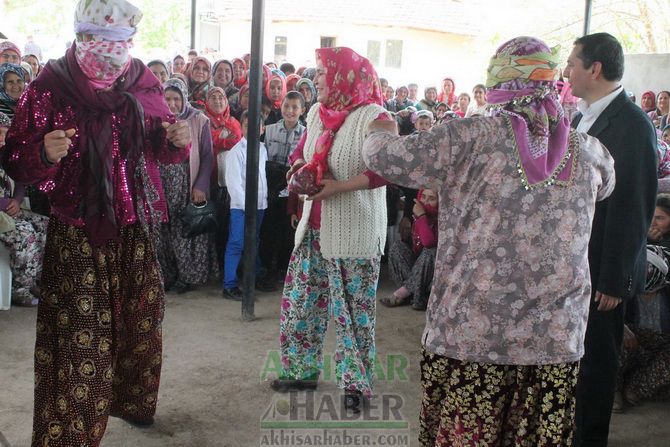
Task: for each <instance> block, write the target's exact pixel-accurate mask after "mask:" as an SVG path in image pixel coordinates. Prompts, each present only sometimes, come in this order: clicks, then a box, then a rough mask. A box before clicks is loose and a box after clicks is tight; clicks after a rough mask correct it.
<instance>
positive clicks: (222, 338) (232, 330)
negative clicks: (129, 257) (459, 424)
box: [0, 280, 670, 447]
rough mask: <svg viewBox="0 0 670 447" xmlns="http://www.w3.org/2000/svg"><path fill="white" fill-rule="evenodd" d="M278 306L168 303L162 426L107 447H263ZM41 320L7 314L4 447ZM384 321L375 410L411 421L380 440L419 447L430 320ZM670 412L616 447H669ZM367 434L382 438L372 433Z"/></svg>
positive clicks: (275, 300)
mask: <svg viewBox="0 0 670 447" xmlns="http://www.w3.org/2000/svg"><path fill="white" fill-rule="evenodd" d="M391 291H392V289H391V285H390V282H389V281H388V280H383V281H382V287H381V290H380V295H381V294H388V293H391ZM279 299H280V297H279V292H277V293H272V294H268V293H266V294H259V295H258V300H257V302H256V317H257V319H256V321H254V322H250V323H246V322H243V321H242V320H241V318H240V314H241V312H240V304H239V303H234V302H230V301H226V300H223V299H221V298H220V292H219V290H218V289H217V288H215V287H205V288H202V289H200V290H198V291H194V292H190V293H188V294H185V295H179V296H176V295H168V298H167V306H166V312H165V323H164V332H163V333H164V363H163V375H162V379H161V389H160V396H159V405H158V412H157V414H156V423H155V424H154V425H153V426H152V427H151V428H147V429H138V428H135V427H132V426H130V425H128V424H126V423H124V422H123V421H121V420H118V419H115V418H111V419H110V422H109V424H108V426H107V432H106V434H105V437H104V440H103V442H102V446H104V447H128V446H137V447H159V446H160V447H172V446H174V447H177V446H179V447H209V446H216V447H247V446H258V445H261V441H262V440H263V438H262V436H263V435H264V434H265V435H267V434H268V431H262V430H261V419H263V418H264V417H265V418H266V420H267V417H266V416H267V414H266V411H267V410H271V411H273V414H276V411H279V413H282V410H285V409H286V405H287V404H289V402H287V397H286V395H277V394H275V393H273V392H272V391H271V390H270V388H269V383H268V381H269V378H263V377H261V371H262V370H263V368H264V364H266V362H267V359H268V358H269V359H272V358H273V357H272V356H273V352H272V351H273V350H276V348H277V344H278V341H277V338H278V315H279ZM35 316H36V310H35V309H22V308H12V309H11V310H9V311H4V312H0V383H1V384H2V385H0V386H1V389H2V391H1V394H0V447H7V446H12V447H22V446H28V445H29V439H30V432H31V426H32V407H33V401H32V398H33V396H32V392H33V361H32V358H33V344H34V341H35V329H34V326H35ZM377 318H378V319H377V321H378V323H377V347H378V355H379V358H381V359H391V360H392V361H394V362H396V369H395V374H394V377H392V378H391V377H390V374H389V370H388V369H385V368H383V369H382V372H383V373H385V377H383V380H378V381H377V382H376V385H375V392H376V393H377V397H376V398H375V399H373V401H372V402H373V405H375V404H376V405H377V406H381V401H382V400H383V399H384V396H395V397H400V399H402V401H401V406H400V413H401V414H402V416H403V418H404V419H405V420H406V421H408V422H409V431H408V432H406V431H403V430H395V431H394V429H389V428H388V427H387V428H386V429H385V430H384V431H383V432H381V433H382V434H388V433H397V434H399V435H398V437H397V438H396V441H399V440H400V441H401V440H402V439H403V438H402V434H403V433H407V434H408V437H409V439H410V441H411V444H410V445H412V446H416V445H417V441H416V439H417V427H418V413H419V405H420V397H421V390H420V384H419V370H418V369H419V368H418V364H419V350H420V336H421V331H422V328H423V324H424V314H423V312H416V311H414V310H412V309H410V308H408V307H403V308H396V309H388V308H385V307H383V306H379V308H378V317H377ZM332 332H333V331H332V330H331V331H329V335H328V338H327V343H326V352H332V350H333V346H334V336H333V334H332ZM402 358H406V359H408V362H409V364H408V366H407V368H405V369H404V371H406V372H407V379H406V380H405V378H404V377H402V374H400V376H401V377H398V375H399V374H398V373H399V372H402V371H403V368H402V364H401V363H399V362H400V361H401V359H402ZM269 364H270V365H271V364H272V363H271V362H270V363H269ZM264 379H265V380H264ZM303 397H304V396H303ZM317 398H318V399H319V400H318V402H321V404H323V402H329V400H328V399H329V398H333V399H335V402H338V403H339V401H338V400H337V399H339V392H338V391H337V389H336V386H335V383H334V379H332V378H331V379H330V380H329V381H325V382H323V383H321V384H320V385H319V391H318V392H317ZM280 401H283V402H280ZM331 401H332V399H331ZM317 405H318V404H317ZM373 410H374V409H373ZM373 410H370V411H371V412H374V411H373ZM668 410H670V404H668V403H645V404H644V405H642V406H640V407H637V408H634V409H631V410H630V411H629V412H628V413H626V414H624V415H614V417H613V420H612V428H611V437H610V439H611V442H610V446H611V447H651V446H655V447H667V446H670V424H668V416H669V415H670V411H668ZM284 412H285V411H284ZM264 415H265V416H264ZM351 432H355V431H354V430H350V433H351ZM368 432H369V433H371V434H378V433H380V432H379V431H374V430H372V429H369V430H368ZM356 433H357V432H356ZM373 439H374V438H373ZM270 440H271V439H270ZM388 441H390V440H389V439H387V442H388ZM296 442H297V441H296ZM388 443H389V444H390V442H388ZM283 445H290V444H283ZM331 445H332V444H331ZM358 445H364V444H358ZM369 445H372V444H369ZM397 445H407V444H401V443H400V442H398V444H397Z"/></svg>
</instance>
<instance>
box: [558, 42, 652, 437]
mask: <svg viewBox="0 0 670 447" xmlns="http://www.w3.org/2000/svg"><path fill="white" fill-rule="evenodd" d="M623 68H624V57H623V49H622V48H621V45H620V44H619V42H618V41H617V40H616V38H614V37H613V36H611V35H609V34H607V33H597V34H591V35H588V36H584V37H581V38H579V39H577V40H576V41H575V44H574V48H573V50H572V53H571V54H570V57H569V58H568V66H567V68H566V75H567V76H568V77H569V80H570V84H571V86H572V93H573V94H574V95H575V96H577V97H579V98H582V101H580V104H578V108H579V111H580V113H579V114H577V115H576V116H575V118H574V120H573V123H572V124H573V127H576V129H577V130H579V131H582V132H587V133H588V134H589V135H592V136H594V137H597V138H598V139H599V140H600V141H601V142H602V143H603V144H604V145H605V147H607V149H608V150H609V151H610V153H611V154H612V157H614V169H615V172H616V187H615V189H614V192H613V193H612V195H611V196H610V197H609V198H608V199H606V200H604V201H602V202H598V203H597V205H596V212H595V215H594V218H593V230H592V232H591V240H590V242H589V266H590V268H591V285H592V290H593V291H592V299H591V308H590V312H589V319H588V325H587V329H586V339H585V340H584V351H585V352H584V357H583V358H582V360H581V365H580V372H579V380H578V382H577V408H576V415H575V419H576V424H577V432H576V434H575V445H576V446H606V445H607V437H608V434H609V423H610V416H611V411H612V403H613V400H614V388H615V383H616V374H617V368H618V358H619V351H620V349H621V342H622V338H623V313H624V303H623V302H625V301H626V300H628V299H629V298H632V297H633V296H634V295H635V294H637V293H639V292H642V290H643V288H644V282H645V275H646V249H645V245H646V238H647V231H648V229H649V226H650V224H651V219H652V216H653V214H654V206H655V201H656V190H657V180H656V170H657V160H656V149H655V147H656V133H655V131H654V128H653V125H652V124H651V121H650V120H649V118H648V117H647V116H646V115H645V114H644V112H643V111H642V109H640V108H639V107H637V106H636V105H635V104H634V103H633V102H631V100H630V99H629V98H628V95H627V94H626V92H625V91H624V90H623V88H622V87H621V85H620V83H619V81H620V80H621V77H622V76H623Z"/></svg>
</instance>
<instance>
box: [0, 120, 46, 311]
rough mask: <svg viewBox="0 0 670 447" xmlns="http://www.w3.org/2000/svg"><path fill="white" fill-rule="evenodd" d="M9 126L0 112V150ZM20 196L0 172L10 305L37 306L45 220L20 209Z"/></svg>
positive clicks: (0, 226) (0, 228)
mask: <svg viewBox="0 0 670 447" xmlns="http://www.w3.org/2000/svg"><path fill="white" fill-rule="evenodd" d="M9 124H10V120H9V118H8V117H7V115H5V114H4V113H0V147H2V146H4V145H5V134H6V133H7V126H9ZM24 195H25V188H24V187H23V186H21V185H15V184H14V182H13V181H12V180H11V179H10V178H9V177H8V176H7V174H6V173H5V171H4V170H2V169H0V242H2V244H3V245H4V246H5V247H6V248H7V250H8V251H9V262H10V266H11V269H12V304H14V305H15V306H24V307H25V306H37V302H38V295H39V288H38V287H37V283H38V279H39V277H40V273H41V272H42V255H43V254H44V245H45V244H46V237H47V225H48V223H49V219H48V218H47V217H44V216H41V215H39V214H35V213H33V212H31V211H28V210H24V209H21V202H22V201H23V197H24Z"/></svg>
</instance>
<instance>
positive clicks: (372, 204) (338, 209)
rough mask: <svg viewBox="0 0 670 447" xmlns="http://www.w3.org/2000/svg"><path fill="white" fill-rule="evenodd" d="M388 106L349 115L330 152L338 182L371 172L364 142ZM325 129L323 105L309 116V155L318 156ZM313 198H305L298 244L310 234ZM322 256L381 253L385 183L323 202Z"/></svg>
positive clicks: (373, 106) (365, 256) (360, 256)
mask: <svg viewBox="0 0 670 447" xmlns="http://www.w3.org/2000/svg"><path fill="white" fill-rule="evenodd" d="M384 112H385V110H384V109H383V108H382V107H381V106H378V105H376V104H371V105H368V106H363V107H359V108H358V109H356V110H354V111H353V112H351V113H350V114H349V116H347V118H346V120H345V121H344V124H342V127H340V129H339V130H338V131H337V134H336V135H335V140H334V142H333V146H332V147H331V148H330V153H329V154H328V167H329V169H330V172H331V173H332V175H333V177H335V179H336V180H347V179H349V178H351V177H354V176H356V175H359V174H362V173H363V172H365V171H366V170H367V168H366V166H365V164H364V163H363V156H362V151H363V140H364V139H365V131H366V129H367V126H368V124H370V122H372V121H374V120H375V119H376V118H377V117H378V116H379V114H381V113H384ZM321 132H323V124H322V123H321V118H320V117H319V107H318V106H316V107H312V109H311V110H310V111H309V114H308V115H307V141H306V142H305V148H304V156H305V160H306V161H308V162H309V161H310V160H311V159H312V157H313V156H314V152H315V148H316V141H317V140H318V139H319V136H320V135H321ZM311 204H312V202H311V201H309V200H307V201H305V207H304V209H303V215H302V219H301V221H300V225H299V227H298V230H297V231H296V240H295V242H296V247H297V246H298V245H300V243H301V242H302V239H303V237H304V235H305V230H306V228H307V222H308V220H309V214H310V211H311V208H312V207H311ZM320 236H321V254H322V255H323V257H324V258H328V259H338V258H339V259H342V258H354V259H371V258H375V257H378V256H381V255H382V253H383V252H384V243H385V241H386V187H382V188H376V189H366V190H361V191H352V192H347V193H343V194H338V195H335V196H332V197H329V198H328V199H326V200H324V201H323V202H322V204H321V230H320Z"/></svg>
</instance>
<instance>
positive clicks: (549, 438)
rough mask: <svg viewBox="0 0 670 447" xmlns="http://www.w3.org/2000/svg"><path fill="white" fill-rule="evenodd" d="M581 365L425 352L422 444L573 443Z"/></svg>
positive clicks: (543, 446)
mask: <svg viewBox="0 0 670 447" xmlns="http://www.w3.org/2000/svg"><path fill="white" fill-rule="evenodd" d="M578 370H579V364H578V363H577V362H574V363H560V364H555V365H537V366H519V365H494V364H489V363H478V362H462V361H460V360H456V359H453V358H448V357H443V356H440V355H437V354H433V353H429V352H427V351H426V350H424V351H423V358H422V360H421V383H422V385H423V403H422V406H421V413H420V415H419V424H420V427H419V445H421V446H422V447H448V446H449V447H451V446H464V447H465V446H468V447H469V446H477V447H499V446H517V447H547V446H552V447H567V446H570V445H572V437H573V425H574V412H575V387H576V385H577V373H578Z"/></svg>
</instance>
